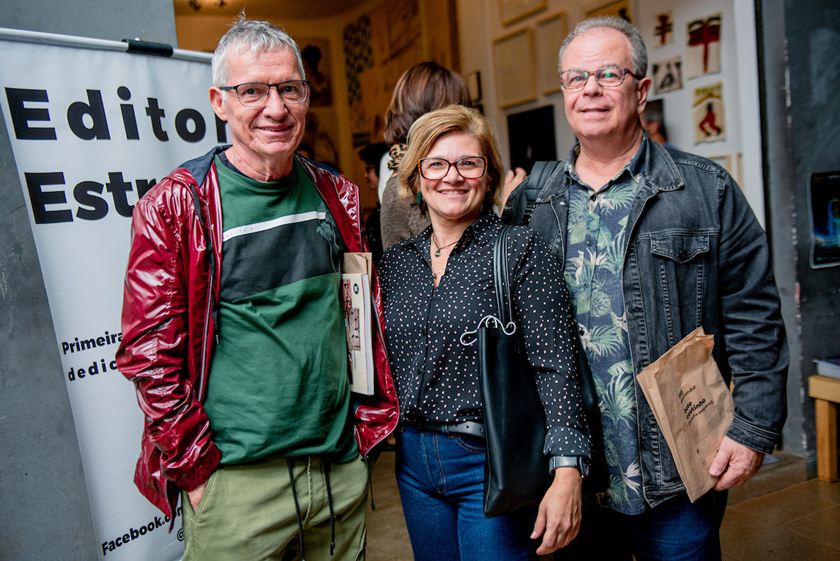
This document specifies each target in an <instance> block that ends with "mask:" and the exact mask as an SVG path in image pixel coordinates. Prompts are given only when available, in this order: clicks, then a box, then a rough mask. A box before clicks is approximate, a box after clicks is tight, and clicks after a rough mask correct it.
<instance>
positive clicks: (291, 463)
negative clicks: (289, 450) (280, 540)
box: [286, 459, 306, 561]
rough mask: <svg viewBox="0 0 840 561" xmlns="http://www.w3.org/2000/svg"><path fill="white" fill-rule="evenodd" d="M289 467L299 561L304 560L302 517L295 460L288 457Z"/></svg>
mask: <svg viewBox="0 0 840 561" xmlns="http://www.w3.org/2000/svg"><path fill="white" fill-rule="evenodd" d="M286 464H287V465H288V467H289V482H290V483H291V484H292V498H293V499H294V501H295V514H296V515H297V523H298V543H299V544H300V561H306V551H305V550H304V547H303V518H301V516H300V503H299V502H298V495H297V487H296V486H295V472H294V467H295V461H294V460H292V459H289V460H287V461H286Z"/></svg>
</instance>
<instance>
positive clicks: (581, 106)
mask: <svg viewBox="0 0 840 561" xmlns="http://www.w3.org/2000/svg"><path fill="white" fill-rule="evenodd" d="M560 62H561V67H562V69H563V70H570V69H573V68H578V69H582V70H588V71H590V72H593V71H595V70H597V69H599V68H603V67H605V66H610V65H613V66H618V67H620V68H630V69H632V67H633V60H632V53H631V47H630V41H629V40H628V39H627V37H625V36H624V34H623V33H621V32H620V31H617V30H615V29H611V28H607V27H596V28H594V29H590V30H589V31H586V32H584V33H582V34H580V35H578V36H577V37H576V38H575V39H574V40H573V41H572V42H571V43H570V44H569V46H568V47H567V48H566V51H565V53H564V54H563V59H562V60H561V61H560ZM649 87H650V78H643V79H641V80H636V79H635V78H633V76H631V75H629V74H628V75H627V76H625V77H624V81H623V82H622V83H621V85H619V86H618V87H616V88H605V87H603V86H600V85H598V83H597V82H596V80H595V77H594V76H590V78H589V79H588V80H587V82H586V85H585V86H584V87H583V88H581V89H579V90H566V89H564V90H563V103H564V106H565V109H566V119H567V120H568V122H569V126H570V127H571V128H572V131H574V133H575V136H577V137H578V138H579V139H581V140H582V141H586V140H594V139H598V138H607V137H610V136H613V135H618V136H626V135H629V134H632V132H633V131H634V130H636V129H638V128H639V127H640V126H641V125H640V123H639V115H640V113H641V112H642V111H643V110H644V107H645V103H646V101H647V91H648V88H649Z"/></svg>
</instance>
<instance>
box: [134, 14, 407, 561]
mask: <svg viewBox="0 0 840 561" xmlns="http://www.w3.org/2000/svg"><path fill="white" fill-rule="evenodd" d="M212 73H213V86H212V87H211V88H210V103H211V105H212V107H213V110H214V111H215V113H216V115H217V116H218V117H219V119H221V120H223V121H226V122H227V123H228V126H229V127H230V132H231V138H232V144H231V145H230V146H220V147H217V148H214V149H213V150H211V151H210V152H209V153H207V154H205V155H203V156H200V157H198V158H196V159H194V160H190V161H189V162H186V163H185V164H183V165H182V166H181V167H179V168H177V169H176V170H174V171H173V172H171V173H170V174H169V175H168V176H167V177H165V178H163V179H162V180H161V181H160V182H159V183H158V184H157V185H156V186H155V187H154V188H153V189H151V190H150V191H149V192H148V193H147V194H146V195H145V196H144V197H143V198H142V199H140V200H139V201H138V202H137V204H136V205H135V208H134V214H133V218H132V226H131V231H132V242H131V248H130V252H129V257H128V266H127V270H126V276H125V286H124V301H123V311H122V329H123V338H122V342H121V344H120V347H119V349H118V352H117V364H118V367H119V370H120V371H121V372H122V373H123V375H125V376H126V378H128V379H129V380H131V381H132V382H133V383H134V386H135V390H136V393H137V399H138V401H139V404H140V407H141V409H142V411H143V417H144V430H143V436H142V447H141V455H140V459H139V461H138V462H137V470H136V473H135V478H134V480H135V483H136V485H137V486H138V488H139V490H140V492H141V493H142V494H143V495H144V496H145V497H146V498H148V499H149V501H151V502H152V503H153V504H154V505H155V506H157V507H158V508H160V509H161V510H162V511H163V512H164V513H165V514H166V515H167V516H169V517H173V518H174V516H175V512H176V508H175V507H176V505H177V502H178V498H179V497H180V498H181V501H182V504H183V517H184V520H183V527H184V538H185V546H186V547H185V551H184V557H183V559H184V560H186V561H215V560H219V561H228V560H229V561H238V560H241V559H281V558H282V559H291V558H298V556H299V557H301V558H306V554H307V553H308V554H309V555H310V557H309V558H310V559H339V560H342V559H343V560H346V561H353V560H357V559H361V558H364V549H365V508H366V501H365V498H366V496H367V488H368V468H367V466H366V465H365V463H364V462H363V461H362V460H361V459H360V453H361V454H362V455H364V456H367V455H368V454H370V452H371V449H372V448H373V447H374V446H375V445H376V444H378V443H379V442H381V441H382V440H384V439H385V438H386V436H387V435H388V434H389V433H390V432H391V431H392V430H393V429H394V427H395V425H396V422H397V411H396V406H397V404H396V396H395V390H394V387H393V382H392V380H391V378H390V371H389V367H388V364H387V361H386V360H385V358H384V354H385V353H384V349H382V345H383V340H382V336H381V332H382V329H372V333H373V336H374V340H373V346H374V351H375V352H374V356H376V357H378V359H379V360H377V362H376V386H377V390H376V393H375V395H374V396H373V397H371V398H369V399H367V400H366V401H365V403H364V404H351V395H350V387H349V382H348V376H347V348H346V338H345V331H344V316H343V314H342V310H341V306H340V300H339V294H340V281H341V270H340V263H341V256H342V252H345V251H354V252H357V251H363V249H364V246H363V241H362V238H361V228H360V226H359V222H358V220H359V218H358V217H359V215H360V208H359V194H358V188H357V187H356V186H355V185H353V184H352V183H350V182H349V181H347V180H346V179H345V178H344V177H341V176H337V175H334V174H332V173H330V172H329V171H327V170H325V169H323V168H321V167H318V166H316V165H314V164H313V163H312V162H310V161H309V160H306V159H303V158H301V157H299V156H296V155H295V150H296V149H297V148H298V145H299V143H300V141H301V137H302V136H303V133H304V120H305V118H306V113H307V109H308V100H309V91H310V90H309V84H308V83H307V81H306V76H305V75H304V71H303V66H302V62H301V57H300V53H299V51H298V47H297V45H296V44H295V42H294V41H293V40H292V38H291V37H290V36H289V35H288V34H287V33H286V32H285V31H283V30H282V29H279V28H278V27H276V26H274V25H273V24H271V23H269V22H264V21H255V20H247V19H244V18H240V19H239V20H237V21H236V22H235V23H234V24H233V26H232V27H231V28H230V29H229V30H228V31H227V32H226V33H225V34H224V36H223V37H222V38H221V39H220V41H219V45H218V46H217V48H216V51H215V53H214V55H213V62H212ZM372 291H373V293H374V294H377V293H378V281H377V279H376V278H375V277H374V279H373V281H372ZM377 302H378V300H374V305H375V306H376V304H377ZM374 318H375V319H374V321H379V320H380V318H381V315H380V314H378V313H375V314H374ZM380 328H381V324H380ZM376 351H378V352H376ZM354 429H355V430H354Z"/></svg>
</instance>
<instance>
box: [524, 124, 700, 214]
mask: <svg viewBox="0 0 840 561" xmlns="http://www.w3.org/2000/svg"><path fill="white" fill-rule="evenodd" d="M578 149H579V144H578V143H575V145H574V146H573V147H572V149H571V150H570V151H569V155H568V157H567V158H566V160H565V162H564V165H563V166H560V170H563V171H560V173H559V174H555V175H556V176H557V177H556V178H555V177H553V178H552V180H553V181H552V183H554V184H555V185H553V186H552V188H551V189H543V190H542V191H541V192H540V194H539V195H538V197H537V202H546V201H549V200H550V199H552V198H554V197H556V196H559V195H562V194H564V193H565V192H566V191H567V190H568V189H569V185H570V181H571V179H570V177H569V174H568V173H567V171H566V170H567V169H568V166H569V165H570V162H572V161H573V158H574V157H575V155H576V153H577V150H578ZM634 163H637V164H638V165H639V166H640V168H641V174H642V177H643V178H644V184H646V185H648V186H649V187H650V188H652V189H653V190H655V191H676V190H677V189H681V188H682V187H683V185H685V181H684V180H683V177H682V175H681V174H680V172H679V170H678V169H677V165H676V164H675V163H674V158H673V157H672V156H671V154H670V153H669V152H668V150H667V149H665V147H663V146H662V145H660V144H658V143H656V142H653V141H652V140H650V139H649V138H648V136H647V134H646V133H645V134H644V136H643V138H642V145H641V147H640V149H639V153H638V154H637V156H635V157H634V158H633V161H631V162H630V164H629V165H631V166H633V164H634Z"/></svg>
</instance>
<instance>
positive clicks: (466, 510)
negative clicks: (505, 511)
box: [396, 427, 536, 561]
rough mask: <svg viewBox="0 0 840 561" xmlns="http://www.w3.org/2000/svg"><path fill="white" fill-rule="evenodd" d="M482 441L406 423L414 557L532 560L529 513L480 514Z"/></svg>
mask: <svg viewBox="0 0 840 561" xmlns="http://www.w3.org/2000/svg"><path fill="white" fill-rule="evenodd" d="M484 456H485V447H484V440H482V439H481V438H477V437H472V436H466V435H454V434H451V435H446V434H443V433H439V432H431V431H424V430H418V429H415V428H413V427H404V428H403V429H402V430H401V432H400V433H399V435H398V437H397V463H396V472H397V485H398V486H399V489H400V499H401V501H402V507H403V514H404V515H405V521H406V526H407V527H408V535H409V538H410V539H411V549H412V550H413V551H414V561H517V560H522V561H525V560H528V559H534V558H535V557H532V555H533V553H531V552H533V551H534V550H535V549H536V546H535V545H534V546H532V545H531V540H530V537H529V536H530V534H531V530H532V529H533V514H532V513H530V512H523V513H522V514H519V513H516V514H515V515H505V516H495V517H492V518H488V517H486V516H484V496H483V493H484Z"/></svg>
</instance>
